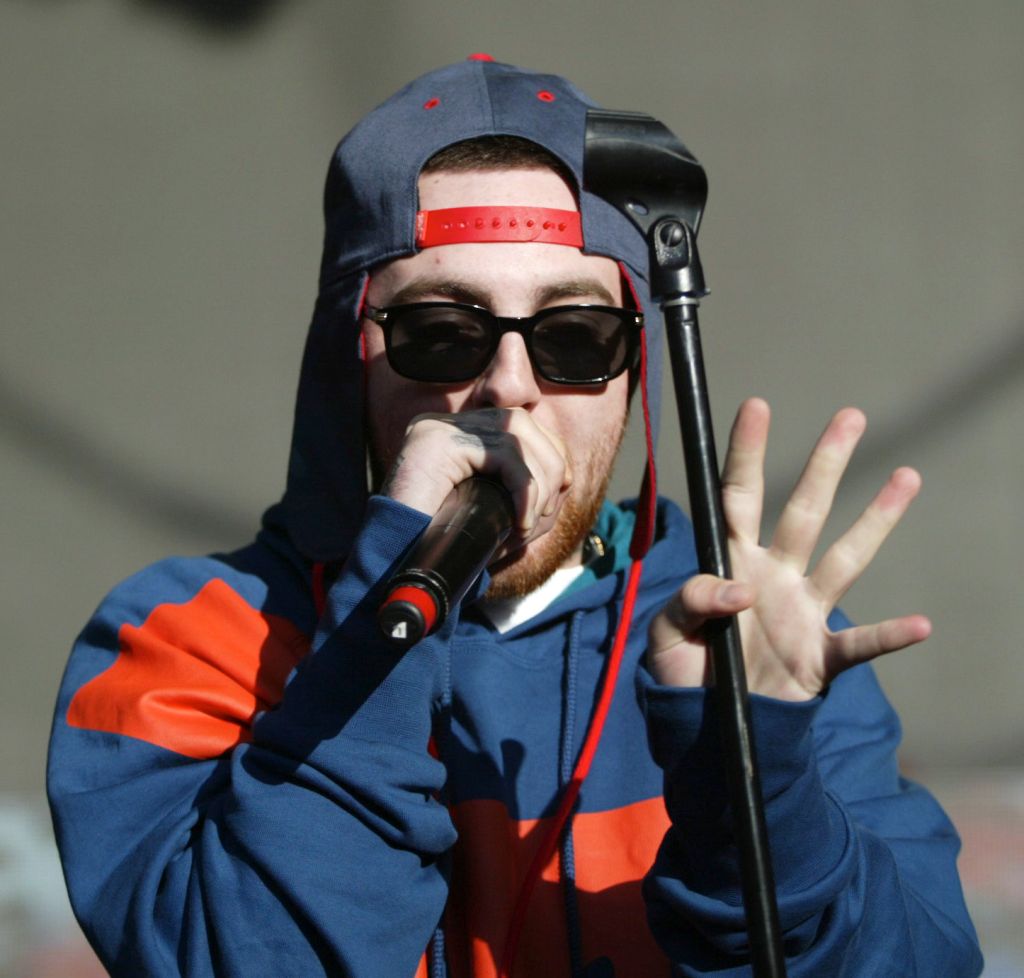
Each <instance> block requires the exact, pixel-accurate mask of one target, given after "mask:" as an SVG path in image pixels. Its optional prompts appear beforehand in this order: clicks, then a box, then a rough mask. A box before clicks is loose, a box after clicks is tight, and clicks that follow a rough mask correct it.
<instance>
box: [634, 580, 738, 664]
mask: <svg viewBox="0 0 1024 978" xmlns="http://www.w3.org/2000/svg"><path fill="white" fill-rule="evenodd" d="M753 600H754V593H753V589H752V588H751V587H750V586H749V585H746V584H740V583H738V582H736V581H726V580H722V578H719V577H713V576H712V575H711V574H697V575H695V576H694V577H691V578H690V579H689V580H688V581H687V582H686V583H685V584H684V585H683V587H682V588H681V589H680V590H679V591H677V592H676V593H675V594H674V595H673V596H672V597H671V599H669V602H668V604H666V605H665V607H664V608H663V609H662V611H661V613H660V614H659V615H657V617H656V618H655V619H654V621H653V622H652V623H651V628H650V636H649V637H650V648H651V651H652V652H658V651H660V650H661V649H664V648H668V647H669V646H671V645H674V644H676V643H677V642H679V641H680V639H689V638H694V637H695V636H696V635H697V634H698V633H699V632H700V630H701V628H702V627H703V626H704V624H705V622H707V621H708V620H709V619H712V618H723V617H725V616H726V615H735V614H738V613H739V612H741V611H743V610H745V609H746V608H749V607H750V605H751V604H752V603H753Z"/></svg>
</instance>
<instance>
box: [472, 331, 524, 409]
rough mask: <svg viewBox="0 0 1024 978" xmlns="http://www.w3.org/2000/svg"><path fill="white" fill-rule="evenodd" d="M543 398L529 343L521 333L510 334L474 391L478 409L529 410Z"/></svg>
mask: <svg viewBox="0 0 1024 978" xmlns="http://www.w3.org/2000/svg"><path fill="white" fill-rule="evenodd" d="M540 395H541V392H540V386H539V385H538V383H537V376H536V374H534V372H533V364H532V363H530V355H529V353H528V352H527V350H526V342H525V340H524V339H523V337H522V336H520V335H519V334H518V333H506V334H505V335H504V336H502V338H501V342H499V343H498V349H497V351H496V352H495V354H494V357H493V359H492V360H491V362H490V363H489V364H488V365H487V369H486V370H485V371H484V372H483V373H482V374H481V375H480V376H479V377H478V378H477V381H476V386H475V387H474V390H473V399H474V401H475V402H476V406H478V407H501V408H509V407H522V408H529V407H532V406H533V405H535V404H536V403H537V401H539V400H540Z"/></svg>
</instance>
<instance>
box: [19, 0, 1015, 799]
mask: <svg viewBox="0 0 1024 978" xmlns="http://www.w3.org/2000/svg"><path fill="white" fill-rule="evenodd" d="M478 50H483V51H487V52H489V53H491V54H493V55H494V56H495V57H497V58H498V59H499V60H505V61H511V62H514V63H520V64H524V65H526V66H529V67H533V68H537V69H541V70H549V71H557V72H559V73H563V74H566V75H568V76H569V77H571V78H572V79H573V80H575V81H576V82H577V83H578V84H579V85H580V86H581V87H582V88H583V89H584V90H585V91H587V92H588V93H589V94H590V95H592V96H593V97H594V98H596V99H597V100H599V101H600V102H602V103H603V104H605V105H607V106H609V107H612V108H630V109H641V110H643V111H647V112H650V113H651V114H653V115H655V116H657V117H659V118H660V119H662V120H663V121H664V122H665V123H666V124H668V125H669V126H670V128H672V129H673V130H674V131H675V132H676V133H678V134H679V135H680V136H681V138H683V139H684V141H685V142H686V143H687V145H688V146H689V147H690V149H692V150H693V151H694V153H695V154H696V155H697V156H698V157H699V158H700V160H701V162H702V163H703V164H704V166H705V168H706V169H707V171H708V173H709V178H710V183H711V194H710V199H709V204H708V210H707V212H706V215H705V223H704V225H703V227H702V230H701V242H702V255H703V259H704V266H705V270H706V272H707V275H708V279H709V284H710V286H711V289H712V295H711V296H710V297H709V298H708V299H707V300H706V302H705V304H704V307H703V310H702V317H703V318H702V325H703V331H704V340H705V347H706V351H705V352H706V357H707V363H708V368H709V373H710V379H711V386H712V395H713V405H714V411H715V416H716V422H717V425H718V429H719V434H720V438H724V435H725V433H726V432H727V430H728V425H729V421H730V419H731V416H732V413H733V412H734V410H735V407H736V405H737V404H738V403H739V401H740V400H741V399H742V398H743V397H745V396H747V395H749V394H754V393H756V394H761V395H763V396H765V397H766V398H768V400H769V401H770V402H771V404H772V406H773V408H774V413H775V421H774V429H773V440H772V445H771V458H770V465H769V480H770V486H771V497H772V499H773V501H774V503H775V504H776V505H777V504H778V503H779V501H780V500H781V499H782V498H784V495H785V492H786V489H787V488H788V486H789V485H790V484H791V482H792V480H793V478H795V476H796V474H797V473H798V471H799V468H800V466H801V464H802V461H803V458H804V456H805V454H806V451H807V449H808V447H809V446H810V444H811V443H812V441H813V439H814V437H815V436H816V434H817V432H818V431H819V430H820V428H821V427H822V425H823V424H824V423H825V421H826V420H827V418H828V416H829V415H830V413H831V412H832V411H833V410H834V409H835V408H837V407H840V406H842V405H844V404H848V403H852V404H857V405H859V406H861V407H863V408H864V409H865V410H866V412H867V414H868V418H869V431H868V435H867V436H866V438H865V441H864V443H863V447H862V450H861V451H860V452H859V453H858V456H857V457H856V459H855V461H854V467H853V470H852V472H851V475H850V478H849V479H848V480H847V483H846V485H845V487H844V489H843V491H842V493H841V496H840V500H839V505H838V508H837V512H836V518H835V522H834V524H833V527H834V531H836V530H838V529H841V528H842V526H844V525H845V524H846V523H848V522H849V521H850V520H851V519H853V517H854V516H855V515H856V513H857V512H858V511H859V509H860V508H861V507H862V506H863V505H864V504H865V503H866V502H867V501H868V500H869V499H870V497H871V495H872V494H873V493H874V491H875V489H876V487H877V486H878V485H880V484H881V482H882V481H883V480H884V479H885V477H886V475H887V474H888V472H889V471H890V470H891V469H892V468H893V467H895V466H896V465H898V464H903V463H909V464H912V465H915V466H917V467H918V468H920V470H921V471H922V473H923V474H924V478H925V489H924V492H923V494H922V496H921V498H920V500H919V502H918V503H917V504H915V506H914V507H913V509H912V511H911V513H910V515H909V516H908V518H907V520H906V523H905V525H903V526H901V527H900V528H899V529H898V530H897V532H896V534H895V535H894V537H893V538H892V540H891V541H890V543H889V545H888V546H887V547H886V548H885V549H884V550H883V552H882V554H881V555H880V556H879V558H878V560H877V562H876V566H874V567H873V568H872V569H871V570H870V572H869V574H868V575H867V576H866V577H865V579H864V580H863V581H862V582H861V583H860V584H859V585H858V586H857V587H856V588H855V589H854V590H853V591H852V592H851V593H850V595H849V597H848V598H847V600H846V601H845V605H846V607H847V608H848V610H850V612H851V613H852V614H853V616H854V617H855V618H857V619H859V620H874V619H878V618H882V617H887V616H889V615H893V614H898V613H903V612H907V611H922V612H925V613H927V614H929V615H931V616H932V618H933V619H934V621H935V625H936V629H935V634H934V636H933V638H932V639H931V640H930V641H929V642H928V643H927V644H926V645H925V646H924V647H921V648H919V649H916V650H911V651H907V652H904V653H901V654H899V655H897V656H894V657H892V658H891V660H890V661H887V662H884V663H882V664H881V665H880V667H879V669H880V672H881V674H882V677H883V681H884V683H885V685H886V688H887V689H888V691H889V692H890V695H891V697H892V698H893V700H894V701H895V702H896V704H897V706H898V708H899V709H900V712H901V714H902V716H903V719H904V725H905V729H906V739H905V760H906V762H907V764H908V766H909V767H911V769H913V770H916V771H928V772H934V773H935V777H937V778H938V779H939V781H940V782H942V781H943V780H944V779H950V778H952V779H953V780H955V776H956V773H957V772H965V771H970V770H977V769H979V768H982V767H984V768H990V767H996V768H1001V769H1010V770H1015V769H1019V765H1020V760H1021V754H1020V751H1021V747H1022V745H1024V711H1022V710H1021V707H1020V702H1019V701H1020V690H1021V688H1022V680H1024V657H1021V656H1019V655H1018V654H1017V650H1018V645H1019V642H1018V636H1017V631H1018V628H1017V622H1016V620H1015V619H1016V618H1017V617H1018V615H1019V607H1018V606H1019V603H1020V602H1019V595H1020V578H1021V569H1022V558H1021V551H1020V546H1021V543H1020V538H1021V528H1022V519H1021V515H1020V499H1021V483H1022V461H1021V458H1022V452H1021V438H1020V427H1021V422H1022V421H1024V384H1022V383H1021V381H1022V377H1024V329H1022V325H1024V290H1022V285H1021V273H1020V267H1021V263H1022V259H1024V191H1022V189H1021V174H1022V170H1024V167H1022V163H1021V160H1022V158H1024V114H1022V110H1021V96H1022V93H1024V55H1022V51H1024V4H1022V3H1020V2H1019V0H975V2H973V3H971V4H965V3H963V2H960V0H957V2H952V0H939V2H935V0H931V2H927V3H926V2H923V0H915V2H895V3H893V2H880V0H879V2H866V3H860V4H858V3H851V2H849V0H847V2H844V3H839V2H824V3H822V2H816V3H811V2H799V0H794V2H787V3H783V4H762V5H755V4H753V3H741V2H739V0H728V2H718V3H715V4H711V3H701V4H698V3H694V2H689V0H675V2H668V0H656V2H655V0H650V2H639V3H636V4H623V3H621V2H619V3H607V2H594V3H562V4H553V3H543V2H537V0H518V2H516V3H514V4H513V3H503V4H491V3H479V2H476V3H469V2H447V3H445V4H444V5H436V4H428V3H422V2H419V3H417V2H414V0H406V2H398V0H377V2H374V3H372V4H370V3H339V2H337V0H333V2H331V0H294V2H288V0H279V2H276V3H275V2H266V3H262V4H250V5H248V6H246V5H244V4H241V3H230V2H228V0H221V2H219V3H212V2H210V3H206V4H202V3H200V2H198V0H196V2H194V3H184V2H173V0H77V2H75V0H3V4H2V6H0V126H2V128H0V133H2V143H0V145H2V150H0V243H2V256H3V262H2V265H0V283H2V286H0V288H2V304H0V309H2V315H3V332H2V344H3V346H2V351H3V352H2V358H0V452H2V471H3V481H2V487H3V509H2V512H3V521H2V524H0V545H2V552H3V555H4V560H3V587H2V590H0V601H2V602H3V604H2V609H3V610H2V614H3V619H2V621H3V634H4V636H5V640H6V646H7V647H6V650H5V652H4V658H3V663H4V675H3V681H2V683H0V717H2V718H3V719H2V723H3V736H2V738H0V744H2V751H3V753H2V756H0V790H2V791H3V792H4V793H6V794H8V795H9V796H11V797H18V798H24V799H28V803H30V804H35V803H36V802H37V801H38V799H39V797H40V795H41V790H42V788H41V786H42V780H43V768H44V762H45V741H46V735H47V731H48V726H49V722H50V712H51V708H52V701H53V696H54V693H55V689H56V686H57V683H58V680H59V676H60V672H61V669H62V667H63V663H64V660H65V657H66V654H67V649H68V647H69V645H70V642H71V641H72V639H73V637H74V635H75V633H76V632H77V630H78V629H79V628H80V627H81V624H82V623H83V622H84V621H85V619H86V618H87V616H88V615H89V613H90V612H91V611H92V609H93V607H94V606H95V605H96V603H97V602H98V601H99V599H100V598H101V597H102V595H103V594H104V593H105V591H106V590H107V589H108V588H110V587H111V586H112V585H113V584H114V583H116V582H117V581H118V580H119V579H121V578H122V577H124V576H126V575H127V574H129V573H131V572H132V571H134V570H136V569H138V568H139V567H140V566H142V565H144V564H146V563H148V562H150V561H152V560H154V559H157V558H159V557H161V556H165V555H167V554H169V553H201V552H205V551H208V550H212V549H217V548H223V547H228V546H232V545H236V544H239V543H242V542H244V541H245V540H246V538H247V536H248V535H249V534H250V533H251V531H252V529H253V527H254V526H255V523H256V520H257V518H258V515H259V513H260V511H261V510H262V508H263V507H264V506H265V505H266V504H268V503H269V502H271V501H273V500H274V499H275V498H276V497H277V496H278V495H279V493H280V491H281V489H282V486H283V479H284V468H285V462H286V458H287V448H288V440H289V433H290V423H291V411H292V403H293V395H294V388H295V382H296V378H297V372H298V363H299V356H300V353H301V346H302V340H303V336H304V333H305V328H306V325H307V321H308V314H309V313H310V311H311V309H312V303H313V298H314V291H315V278H316V269H317V261H318V256H319V247H320V235H321V218H320V213H319V205H320V194H321V189H322V181H323V174H324V170H325V166H326V162H327V159H328V157H329V154H330V152H331V150H332V148H333V146H334V143H335V142H336V141H337V139H338V138H339V137H340V136H341V135H342V134H343V133H344V132H345V130H346V129H347V128H348V127H349V126H350V125H351V124H352V123H353V122H354V121H355V120H356V119H358V118H359V117H360V116H361V115H362V114H363V113H364V112H366V111H367V110H368V109H370V108H372V107H373V106H374V105H375V104H377V102H379V101H380V100H381V99H382V98H383V97H385V96H386V95H388V94H390V93H391V92H392V91H393V90H394V89H396V88H397V87H398V86H399V85H401V84H403V83H404V82H405V81H407V80H408V79H409V78H411V77H413V76H414V75H416V74H419V73H420V72H422V71H425V70H428V69H430V68H433V67H436V66H438V65H441V64H444V63H447V62H449V61H453V60H458V59H461V58H463V57H465V56H466V55H467V54H470V53H472V52H474V51H478ZM665 409H666V411H665V415H666V424H665V425H664V428H663V432H662V438H661V444H660V459H661V466H660V472H661V487H662V490H663V491H664V492H667V493H668V494H671V495H674V496H676V497H677V498H683V497H684V495H685V487H684V482H683V474H682V468H681V464H680V461H679V455H680V452H679V447H678V436H677V434H676V427H675V422H674V417H673V416H672V415H673V408H672V402H671V401H670V400H666V402H665ZM641 456H642V453H641V450H640V446H639V442H638V440H637V439H635V438H634V439H633V440H632V441H631V443H630V444H629V445H628V446H627V449H626V452H625V455H624V457H623V459H622V461H621V463H620V465H619V469H618V472H617V475H616V482H615V486H616V491H617V492H618V493H620V494H633V493H635V491H636V488H637V486H638V484H639V472H638V462H639V459H640V458H641Z"/></svg>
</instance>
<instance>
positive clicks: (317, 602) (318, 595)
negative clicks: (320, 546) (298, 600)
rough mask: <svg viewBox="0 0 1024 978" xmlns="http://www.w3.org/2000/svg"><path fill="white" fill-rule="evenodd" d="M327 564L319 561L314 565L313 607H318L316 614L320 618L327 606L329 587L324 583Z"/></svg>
mask: <svg viewBox="0 0 1024 978" xmlns="http://www.w3.org/2000/svg"><path fill="white" fill-rule="evenodd" d="M326 567H327V565H326V564H325V563H324V562H323V561H319V560H318V561H317V562H316V563H315V564H314V565H313V573H312V582H313V607H315V608H316V616H317V618H320V617H321V616H322V615H323V613H324V609H325V608H326V607H327V588H326V587H325V583H324V571H325V569H326Z"/></svg>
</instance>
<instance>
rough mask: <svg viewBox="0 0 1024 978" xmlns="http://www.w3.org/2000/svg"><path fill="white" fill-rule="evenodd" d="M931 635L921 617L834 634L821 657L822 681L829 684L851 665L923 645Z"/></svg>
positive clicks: (860, 626)
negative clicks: (822, 666) (823, 669)
mask: <svg viewBox="0 0 1024 978" xmlns="http://www.w3.org/2000/svg"><path fill="white" fill-rule="evenodd" d="M931 633H932V623H931V622H930V621H929V620H928V619H927V618H925V616H924V615H906V616H905V617H903V618H890V619H888V620H887V621H880V622H878V623H877V624H874V625H858V626H857V627H855V628H847V629H844V630H843V631H841V632H836V633H835V634H834V635H833V636H832V639H831V641H830V643H829V648H828V650H827V651H826V654H825V672H826V679H827V681H831V680H833V679H835V677H836V676H838V675H839V673H841V672H844V671H845V670H846V669H849V668H850V667H851V666H855V665H858V664H859V663H861V662H867V661H869V660H870V659H875V658H877V657H878V656H880V655H885V654H886V653H888V652H897V651H898V650H899V649H905V648H907V647H909V646H911V645H916V644H917V643H918V642H923V641H924V640H925V639H926V638H928V636H929V635H931Z"/></svg>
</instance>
